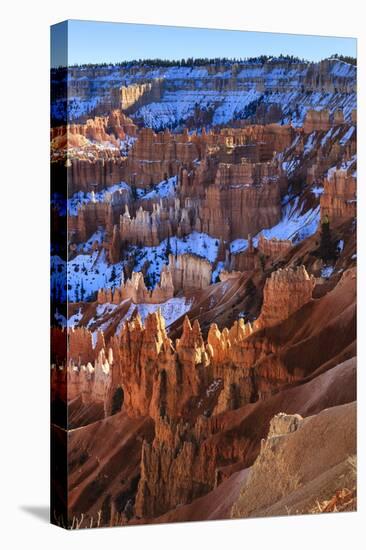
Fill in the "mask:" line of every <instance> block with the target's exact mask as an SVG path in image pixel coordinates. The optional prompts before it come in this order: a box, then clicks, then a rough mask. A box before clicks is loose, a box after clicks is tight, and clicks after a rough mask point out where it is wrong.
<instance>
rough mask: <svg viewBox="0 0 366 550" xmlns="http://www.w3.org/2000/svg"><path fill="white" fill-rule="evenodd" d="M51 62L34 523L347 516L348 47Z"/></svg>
mask: <svg viewBox="0 0 366 550" xmlns="http://www.w3.org/2000/svg"><path fill="white" fill-rule="evenodd" d="M51 47H52V51H51V54H52V55H51V58H52V67H51V223H52V234H51V245H52V247H51V286H50V289H51V417H52V424H51V451H52V452H51V459H52V467H51V475H52V480H51V485H52V494H51V518H52V522H53V523H55V524H56V525H59V526H61V527H65V528H68V529H83V528H91V527H107V526H125V525H140V524H156V523H169V522H187V521H196V520H215V519H225V518H250V517H264V516H267V517H268V516H272V517H273V516H280V515H286V516H287V515H296V514H321V513H328V512H346V511H354V510H356V503H357V495H356V470H357V468H356V263H357V249H356V196H357V190H356V180H357V146H356V137H357V110H356V109H357V104H356V102H357V62H356V55H357V54H356V40H355V39H352V38H336V37H322V36H300V35H291V34H289V35H286V34H270V33H257V32H248V31H247V32H244V31H229V30H225V31H223V30H213V29H190V28H179V27H159V26H152V25H151V26H150V25H132V24H123V23H102V22H100V23H98V22H90V21H89V22H88V21H66V22H63V23H60V24H57V25H55V26H53V27H52V30H51Z"/></svg>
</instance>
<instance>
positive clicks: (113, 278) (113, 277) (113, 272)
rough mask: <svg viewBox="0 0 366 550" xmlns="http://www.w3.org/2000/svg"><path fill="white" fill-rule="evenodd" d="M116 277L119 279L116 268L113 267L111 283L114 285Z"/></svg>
mask: <svg viewBox="0 0 366 550" xmlns="http://www.w3.org/2000/svg"><path fill="white" fill-rule="evenodd" d="M116 277H117V273H116V268H115V266H113V267H112V271H111V276H110V278H109V282H110V283H113V281H115V280H116Z"/></svg>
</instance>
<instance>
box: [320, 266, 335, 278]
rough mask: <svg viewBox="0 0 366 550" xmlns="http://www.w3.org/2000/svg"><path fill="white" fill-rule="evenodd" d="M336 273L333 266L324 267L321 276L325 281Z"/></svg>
mask: <svg viewBox="0 0 366 550" xmlns="http://www.w3.org/2000/svg"><path fill="white" fill-rule="evenodd" d="M333 271H334V267H333V266H331V265H330V266H326V267H323V269H322V270H321V272H320V275H321V277H323V278H324V279H329V277H331V276H332V273H333Z"/></svg>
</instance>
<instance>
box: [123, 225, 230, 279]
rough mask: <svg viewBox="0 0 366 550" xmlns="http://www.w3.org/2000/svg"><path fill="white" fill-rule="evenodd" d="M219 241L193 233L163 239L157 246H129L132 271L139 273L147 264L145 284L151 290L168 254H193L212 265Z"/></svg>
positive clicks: (203, 234) (166, 261)
mask: <svg viewBox="0 0 366 550" xmlns="http://www.w3.org/2000/svg"><path fill="white" fill-rule="evenodd" d="M218 248H219V241H218V239H215V238H214V237H210V235H207V234H206V233H198V232H197V231H193V232H192V233H190V234H189V235H187V236H185V237H181V238H179V237H175V236H174V237H170V238H168V239H164V240H163V241H162V242H161V243H160V244H159V245H158V246H144V247H138V246H131V247H130V249H129V251H130V255H131V256H133V257H134V258H135V265H134V268H133V269H134V271H141V270H142V268H143V266H144V264H145V263H146V262H149V264H150V265H149V268H148V270H147V274H146V275H147V277H146V282H147V285H148V286H149V287H150V288H152V287H153V286H155V284H156V283H157V282H158V281H159V280H160V272H161V270H162V268H163V265H164V264H167V263H168V254H169V253H170V254H173V255H180V254H195V255H196V256H200V257H201V258H205V259H206V260H208V261H209V262H210V263H214V262H215V260H216V258H217V253H218Z"/></svg>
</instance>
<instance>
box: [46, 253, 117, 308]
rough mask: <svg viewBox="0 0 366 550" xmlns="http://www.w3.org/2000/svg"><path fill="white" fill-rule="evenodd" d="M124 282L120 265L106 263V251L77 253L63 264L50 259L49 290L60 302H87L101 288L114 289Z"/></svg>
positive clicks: (55, 257)
mask: <svg viewBox="0 0 366 550" xmlns="http://www.w3.org/2000/svg"><path fill="white" fill-rule="evenodd" d="M122 281H123V262H118V263H116V264H109V263H107V260H106V253H105V250H102V251H99V252H98V251H95V252H93V253H92V254H79V255H78V256H76V257H75V258H73V259H72V260H69V261H68V263H66V261H65V260H63V259H62V258H60V257H59V256H57V255H55V256H52V257H51V291H52V293H53V296H54V297H57V298H58V299H59V300H60V301H61V302H66V299H68V300H69V301H70V302H78V301H86V300H90V299H91V298H92V297H93V294H94V293H95V292H97V291H98V290H99V289H100V288H116V287H117V286H120V285H121V282H122Z"/></svg>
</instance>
